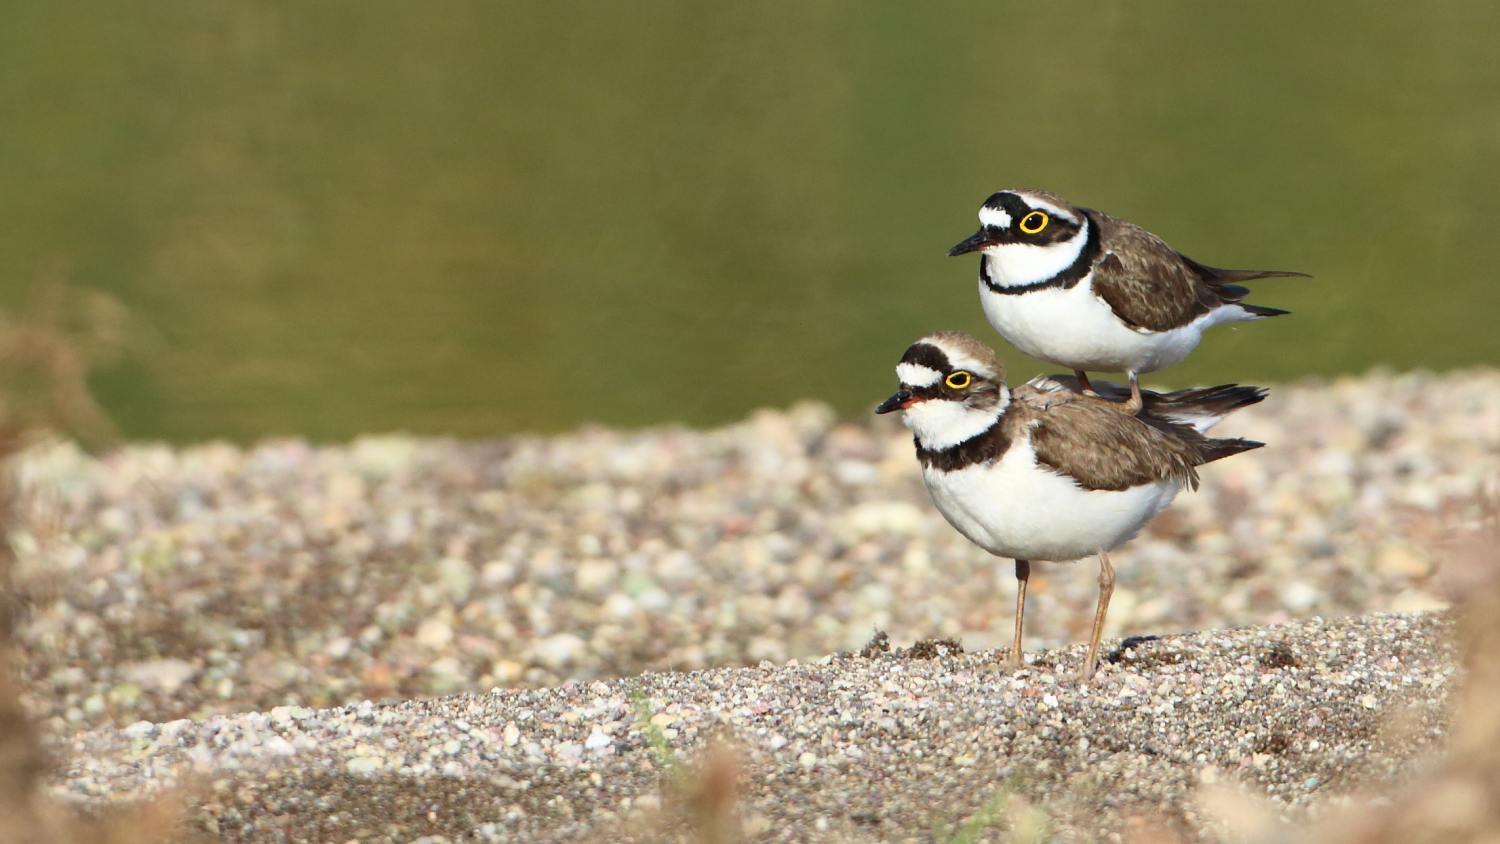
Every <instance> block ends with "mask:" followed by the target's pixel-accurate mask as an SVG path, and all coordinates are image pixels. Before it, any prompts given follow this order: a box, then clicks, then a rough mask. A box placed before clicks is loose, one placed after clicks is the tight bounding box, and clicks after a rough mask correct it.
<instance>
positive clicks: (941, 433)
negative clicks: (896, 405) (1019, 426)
mask: <svg viewBox="0 0 1500 844" xmlns="http://www.w3.org/2000/svg"><path fill="white" fill-rule="evenodd" d="M1009 405H1010V391H1009V390H1006V389H1005V388H1003V387H1002V388H1001V390H1000V398H999V401H997V402H995V404H994V406H992V407H986V408H975V407H970V406H968V405H967V404H964V403H963V402H961V401H953V400H951V399H930V400H928V401H924V402H919V403H917V404H914V405H912V406H911V407H908V408H907V409H906V410H905V411H903V412H902V414H901V421H902V422H905V423H906V427H908V428H910V429H911V431H912V433H913V434H916V436H917V442H919V443H921V444H922V447H923V448H925V449H927V450H928V451H945V450H947V449H950V448H952V447H954V446H956V445H958V444H960V443H964V442H967V441H969V440H971V439H973V438H975V437H977V436H979V435H980V434H982V433H984V432H985V431H988V430H989V429H990V428H991V427H993V426H994V424H995V422H996V420H998V419H999V418H1000V417H1001V416H1003V415H1005V408H1006V407H1007V406H1009Z"/></svg>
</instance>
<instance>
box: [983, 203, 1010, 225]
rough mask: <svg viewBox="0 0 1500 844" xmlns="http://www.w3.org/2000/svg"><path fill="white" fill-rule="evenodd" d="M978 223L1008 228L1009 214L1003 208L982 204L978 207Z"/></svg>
mask: <svg viewBox="0 0 1500 844" xmlns="http://www.w3.org/2000/svg"><path fill="white" fill-rule="evenodd" d="M979 223H980V225H984V226H994V227H996V228H1000V229H1008V228H1010V215H1009V214H1007V213H1005V209H1004V208H991V207H989V206H988V205H983V206H980V208H979Z"/></svg>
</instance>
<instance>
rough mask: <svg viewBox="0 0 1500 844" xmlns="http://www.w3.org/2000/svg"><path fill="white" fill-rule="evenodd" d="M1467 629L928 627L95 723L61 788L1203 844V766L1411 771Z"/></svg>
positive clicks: (383, 815)
mask: <svg viewBox="0 0 1500 844" xmlns="http://www.w3.org/2000/svg"><path fill="white" fill-rule="evenodd" d="M1450 628H1451V624H1450V622H1448V621H1447V620H1446V619H1445V618H1444V617H1443V616H1442V615H1433V614H1416V615H1401V614H1382V615H1375V616H1369V617H1364V618H1357V619H1347V620H1342V621H1337V622H1328V623H1325V622H1322V621H1317V620H1314V621H1308V622H1303V623H1298V624H1294V625H1289V626H1281V627H1270V628H1258V629H1257V628H1250V629H1238V630H1224V631H1209V632H1204V633H1199V634H1192V635H1183V636H1170V637H1163V638H1159V639H1152V640H1140V641H1134V640H1133V641H1130V642H1125V643H1121V642H1113V643H1110V645H1111V648H1110V655H1109V659H1108V662H1107V663H1106V665H1105V667H1104V669H1103V670H1102V672H1101V674H1100V676H1099V677H1098V678H1096V680H1095V681H1094V682H1093V683H1091V684H1088V685H1080V684H1079V683H1078V682H1076V680H1074V679H1073V678H1072V673H1073V671H1074V670H1076V667H1077V665H1078V663H1079V661H1080V659H1081V656H1082V653H1081V648H1077V647H1074V648H1070V649H1067V650H1058V651H1048V652H1043V653H1040V654H1037V655H1034V657H1033V661H1032V664H1031V665H1030V666H1029V667H1028V668H1026V669H1025V670H1022V671H1020V672H1014V673H1012V672H1008V671H1005V670H1003V669H1002V668H1000V667H999V665H998V662H997V660H998V656H997V655H996V654H995V653H993V652H989V653H976V654H961V653H950V652H949V650H948V648H947V647H946V646H943V645H933V644H929V645H927V646H923V647H920V648H916V649H914V650H913V651H910V652H903V651H901V650H899V649H898V650H896V651H894V652H889V651H886V652H882V651H881V650H880V649H879V648H877V647H872V648H870V649H868V651H867V652H866V654H865V655H860V654H841V655H834V656H831V657H828V658H825V659H823V660H820V661H818V662H817V663H815V664H805V665H799V664H795V663H793V664H785V665H769V664H767V665H763V666H761V667H758V668H726V669H714V670H708V671H699V672H691V673H655V674H646V675H643V676H641V677H638V678H631V679H622V680H612V681H595V682H590V683H583V682H575V683H569V684H566V685H564V686H562V687H559V688H551V689H541V690H532V691H498V690H497V691H495V692H492V693H489V694H466V695H456V696H452V697H446V698H440V699H436V700H426V701H412V702H406V703H400V704H394V705H387V706H376V705H373V704H370V703H364V704H360V705H355V706H350V707H344V708H339V709H324V710H312V709H303V708H298V707H281V708H277V709H273V710H272V711H270V712H268V713H251V714H242V715H232V716H216V717H213V718H210V719H208V720H206V721H201V722H191V721H186V720H183V721H175V722H170V723H166V724H153V723H150V722H140V723H137V724H134V725H131V726H128V727H126V728H124V729H123V730H114V729H105V730H96V731H93V732H89V733H85V734H82V735H80V736H78V737H76V738H75V739H74V740H73V741H72V743H71V753H72V757H71V759H72V761H71V764H70V767H69V768H68V769H67V770H66V772H65V774H64V775H63V776H62V777H61V779H60V780H59V781H58V783H57V784H56V787H55V791H56V793H58V794H60V795H67V796H68V797H70V798H73V799H80V800H85V801H90V802H92V801H97V800H119V799H124V798H129V797H134V796H141V795H144V794H152V793H157V792H158V791H159V790H160V789H161V788H162V787H164V786H165V787H169V788H170V787H181V788H184V789H185V790H184V791H182V792H181V794H183V795H185V799H186V802H187V806H188V809H189V815H190V816H191V817H192V818H193V822H194V825H195V826H202V827H204V828H207V829H210V830H213V831H214V832H216V833H217V834H219V835H221V836H223V837H225V838H228V839H232V840H252V841H283V840H322V841H346V840H355V839H358V840H361V841H408V840H412V839H415V838H418V837H421V836H444V837H447V838H451V839H454V840H458V839H465V840H468V839H470V838H478V839H482V840H539V841H540V840H545V841H578V840H625V839H629V840H640V841H651V840H661V839H662V838H663V837H664V836H668V835H669V834H673V833H684V831H686V833H685V834H688V835H690V836H694V837H701V836H700V833H701V831H702V827H701V824H702V823H703V821H702V820H701V819H700V820H699V821H696V822H695V821H694V820H693V819H692V817H693V816H692V809H693V805H694V804H693V802H692V801H693V799H695V798H692V797H691V796H690V795H691V794H692V792H693V790H694V789H696V788H701V787H702V786H700V785H695V780H701V779H705V778H709V779H711V778H718V779H720V780H724V782H723V783H721V785H720V786H719V787H720V788H721V790H723V791H725V792H726V793H728V794H730V795H732V796H731V797H729V798H728V799H726V800H723V801H722V802H721V804H716V805H722V806H723V807H724V808H722V809H721V810H720V811H721V812H722V814H723V815H724V818H723V819H721V820H723V821H724V822H725V823H726V824H727V825H728V826H729V827H730V828H732V829H733V830H734V831H736V832H738V833H744V834H746V835H748V836H749V837H751V838H752V839H754V840H765V841H808V840H840V841H900V840H949V839H950V836H952V835H955V834H958V833H959V832H961V831H962V830H964V825H965V824H966V823H967V824H969V828H970V831H973V832H975V833H977V834H978V837H977V838H974V839H970V840H1001V837H1002V836H1005V837H1007V840H1009V839H1019V840H1025V839H1028V838H1032V839H1053V838H1056V839H1059V840H1073V839H1079V840H1081V839H1093V838H1095V837H1099V836H1109V835H1111V834H1122V835H1125V836H1127V837H1128V836H1134V837H1135V838H1136V839H1137V840H1163V839H1162V836H1172V835H1175V836H1179V837H1181V838H1184V839H1188V840H1196V839H1203V840H1209V839H1212V838H1213V837H1214V836H1215V835H1216V834H1217V833H1218V831H1219V830H1220V829H1222V823H1226V822H1228V821H1224V820H1223V819H1221V818H1217V817H1216V816H1215V813H1214V812H1213V811H1211V810H1208V809H1205V807H1204V804H1203V802H1202V800H1201V795H1200V790H1201V787H1202V786H1203V785H1204V784H1205V783H1207V784H1214V785H1215V787H1216V788H1222V787H1223V786H1224V785H1226V784H1232V785H1234V786H1236V787H1241V788H1243V789H1245V791H1246V792H1247V793H1250V794H1255V795H1263V796H1265V797H1268V798H1269V799H1270V800H1271V801H1274V805H1275V806H1276V807H1278V809H1279V810H1280V811H1281V812H1282V813H1283V814H1284V815H1285V816H1286V817H1288V818H1291V819H1298V820H1304V819H1306V818H1307V817H1309V815H1310V813H1316V812H1317V811H1318V810H1320V809H1321V810H1323V811H1324V813H1325V814H1326V811H1327V810H1328V809H1329V808H1330V807H1339V806H1349V805H1352V806H1355V807H1358V806H1361V805H1365V804H1366V803H1367V802H1368V797H1367V796H1362V795H1367V794H1368V793H1369V790H1371V789H1382V788H1386V787H1389V786H1390V785H1392V784H1393V783H1395V782H1397V781H1400V780H1402V779H1404V778H1406V777H1409V776H1411V775H1413V773H1414V771H1415V770H1416V767H1415V766H1417V765H1418V764H1419V763H1420V761H1421V760H1423V759H1424V758H1426V754H1428V753H1429V752H1430V751H1431V749H1432V747H1433V745H1434V744H1435V743H1436V742H1437V741H1438V740H1439V739H1440V737H1441V735H1442V733H1443V731H1444V727H1445V724H1446V715H1445V712H1446V707H1445V704H1446V701H1447V698H1448V696H1449V693H1450V688H1451V686H1452V683H1453V680H1454V675H1455V668H1454V655H1453V652H1452V647H1451V643H1450V641H1449V638H1450V633H1451V629H1450ZM709 744H715V745H716V746H718V747H721V748H723V749H722V750H721V751H720V752H719V753H717V754H716V756H717V758H718V759H719V761H717V762H710V763H706V764H707V765H708V768H707V769H706V770H705V768H704V765H705V763H704V762H702V761H699V760H700V759H701V755H702V751H703V749H704V748H705V746H707V745H709ZM679 769H680V770H679ZM724 769H727V771H726V770H724ZM674 771H675V772H674ZM697 799H700V800H701V799H704V798H702V797H701V795H700V797H699V798H697ZM976 818H977V819H976ZM1216 824H1219V825H1216ZM956 840H961V839H956Z"/></svg>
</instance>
